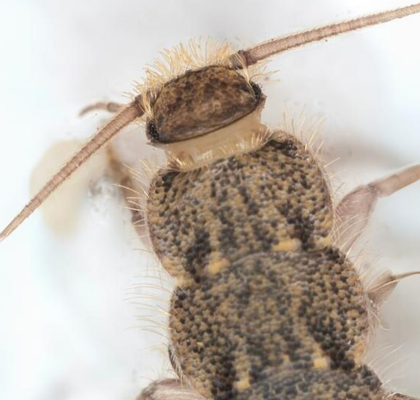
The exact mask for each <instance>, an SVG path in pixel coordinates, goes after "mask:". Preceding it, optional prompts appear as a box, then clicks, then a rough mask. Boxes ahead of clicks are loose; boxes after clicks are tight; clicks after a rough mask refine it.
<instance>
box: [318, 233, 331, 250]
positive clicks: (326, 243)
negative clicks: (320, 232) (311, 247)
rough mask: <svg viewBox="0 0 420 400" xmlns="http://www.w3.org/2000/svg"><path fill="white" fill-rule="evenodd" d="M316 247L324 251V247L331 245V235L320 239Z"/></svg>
mask: <svg viewBox="0 0 420 400" xmlns="http://www.w3.org/2000/svg"><path fill="white" fill-rule="evenodd" d="M315 244H316V247H317V248H318V249H324V248H325V247H328V246H330V245H331V235H328V236H327V237H323V238H320V239H318V240H317V241H316V243H315Z"/></svg>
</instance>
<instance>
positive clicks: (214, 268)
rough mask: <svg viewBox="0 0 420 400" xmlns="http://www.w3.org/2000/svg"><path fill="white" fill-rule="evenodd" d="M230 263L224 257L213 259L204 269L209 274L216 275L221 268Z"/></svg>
mask: <svg viewBox="0 0 420 400" xmlns="http://www.w3.org/2000/svg"><path fill="white" fill-rule="evenodd" d="M229 265H230V262H229V261H228V260H226V258H222V259H221V260H219V261H215V262H212V263H210V264H209V265H208V266H207V268H206V270H207V273H208V274H209V275H216V274H218V273H219V272H220V271H221V270H222V269H223V268H226V267H228V266H229Z"/></svg>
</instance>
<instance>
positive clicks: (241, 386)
mask: <svg viewBox="0 0 420 400" xmlns="http://www.w3.org/2000/svg"><path fill="white" fill-rule="evenodd" d="M250 386H251V383H250V382H249V376H248V375H247V376H246V377H244V378H242V379H241V380H239V381H238V382H236V383H235V387H236V389H237V390H238V391H239V392H242V391H244V390H247V389H248V388H249V387H250Z"/></svg>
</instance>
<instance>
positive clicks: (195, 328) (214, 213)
mask: <svg viewBox="0 0 420 400" xmlns="http://www.w3.org/2000/svg"><path fill="white" fill-rule="evenodd" d="M148 220H149V230H150V235H151V239H152V243H153V246H154V248H155V251H156V253H157V254H158V256H159V258H160V260H161V261H162V264H163V266H164V267H165V268H166V269H167V270H168V271H169V272H170V273H171V274H172V275H174V276H176V277H177V278H179V280H178V282H179V284H180V285H181V287H179V288H178V289H176V290H175V292H174V295H173V298H172V303H171V313H170V314H171V318H170V331H171V351H172V353H173V357H175V358H176V359H177V362H178V364H179V365H180V368H181V370H182V374H185V376H187V377H188V378H189V379H190V380H191V382H192V383H193V385H194V386H195V387H196V389H197V390H199V392H200V393H201V394H203V395H204V396H206V397H207V398H214V399H217V400H224V399H226V400H228V399H229V400H232V399H237V398H240V399H254V398H255V399H264V400H268V399H279V400H280V399H282V400H283V399H308V400H309V399H352V398H354V399H362V398H363V399H382V397H383V393H382V390H381V389H380V382H379V380H378V378H377V377H376V376H375V375H374V373H373V372H372V371H370V370H369V369H368V368H367V367H366V366H363V364H362V355H363V352H364V343H365V342H366V335H368V315H367V313H368V311H367V310H368V301H367V298H366V295H365V293H364V290H363V287H362V285H361V282H360V279H359V277H358V275H357V273H356V271H355V269H354V267H353V265H352V264H351V263H350V262H349V261H348V260H347V259H346V258H345V257H344V256H343V255H342V254H340V253H339V252H338V251H337V250H336V249H334V248H332V247H331V244H330V239H329V238H330V234H331V226H332V207H331V199H330V197H329V190H328V187H327V183H326V181H325V179H324V177H323V174H322V171H321V170H320V169H319V167H318V166H317V164H316V163H315V162H314V160H313V158H312V157H311V155H310V154H309V153H308V152H307V151H306V150H305V148H304V146H303V145H302V144H301V143H299V142H297V141H296V140H295V139H292V138H291V137H290V138H286V139H283V140H282V141H275V140H272V141H270V142H268V143H267V144H266V145H264V146H263V147H262V148H260V149H258V150H254V151H252V152H249V153H245V154H238V155H234V156H231V157H228V158H226V159H222V160H218V161H215V162H213V163H211V164H209V165H207V166H205V167H202V168H198V169H196V170H194V171H190V172H173V171H172V172H169V171H163V172H161V173H160V174H158V175H157V177H156V178H155V180H154V182H153V184H152V186H151V189H150V192H149V200H148Z"/></svg>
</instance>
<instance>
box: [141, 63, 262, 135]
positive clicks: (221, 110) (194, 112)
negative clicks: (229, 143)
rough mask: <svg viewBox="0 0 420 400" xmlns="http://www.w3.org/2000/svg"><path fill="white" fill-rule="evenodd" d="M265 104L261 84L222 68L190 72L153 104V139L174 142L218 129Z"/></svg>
mask: <svg viewBox="0 0 420 400" xmlns="http://www.w3.org/2000/svg"><path fill="white" fill-rule="evenodd" d="M262 101H264V95H263V94H262V93H261V90H260V88H259V86H258V85H256V84H254V83H250V82H249V81H247V80H246V79H245V78H244V77H243V76H242V75H241V74H240V73H239V72H237V71H235V70H232V69H229V68H226V67H221V66H211V67H206V68H203V69H200V70H197V71H188V72H187V73H185V74H184V75H182V76H180V77H178V78H176V79H174V80H172V81H170V82H168V83H167V84H166V85H165V86H164V87H163V88H162V90H161V91H160V93H159V95H158V96H157V98H156V100H155V101H154V102H153V103H152V110H153V119H152V120H149V121H148V124H147V135H148V137H149V139H150V140H152V141H154V142H160V143H173V142H178V141H180V140H185V139H190V138H193V137H196V136H200V135H203V134H206V133H208V132H211V131H214V130H216V129H219V128H221V127H223V126H225V125H228V124H230V123H231V122H234V121H236V120H238V119H240V118H242V117H244V116H245V115H247V114H249V113H250V112H252V111H254V110H255V109H256V107H257V106H258V105H259V104H261V102H262Z"/></svg>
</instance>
